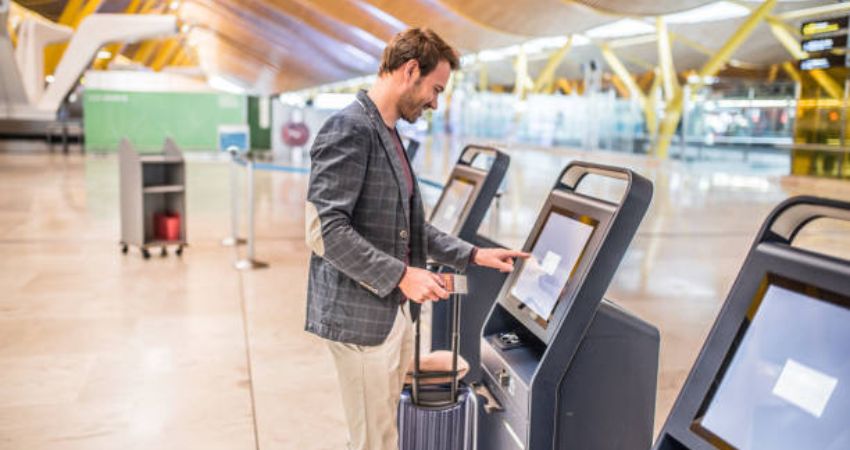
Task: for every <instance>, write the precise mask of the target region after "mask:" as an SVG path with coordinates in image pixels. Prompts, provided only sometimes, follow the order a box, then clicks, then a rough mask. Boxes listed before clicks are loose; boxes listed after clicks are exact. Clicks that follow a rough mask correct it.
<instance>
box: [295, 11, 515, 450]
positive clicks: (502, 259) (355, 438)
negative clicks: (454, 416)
mask: <svg viewBox="0 0 850 450" xmlns="http://www.w3.org/2000/svg"><path fill="white" fill-rule="evenodd" d="M457 67H458V57H457V53H456V52H455V50H454V49H452V48H451V47H450V46H449V45H447V44H446V43H445V42H444V41H443V40H442V39H441V38H440V37H439V36H437V34H436V33H434V32H433V31H430V30H427V29H416V28H414V29H410V30H407V31H404V32H402V33H399V34H398V35H396V36H395V37H394V38H393V39H392V41H391V42H390V43H389V45H388V46H387V48H386V49H385V50H384V53H383V56H382V60H381V67H380V69H379V72H378V79H377V81H376V82H375V84H374V85H373V86H372V88H371V89H370V90H369V91H368V92H365V91H361V92H359V93H358V94H357V98H356V101H355V102H354V103H352V104H351V105H349V106H348V107H346V108H345V109H343V110H341V111H340V112H338V113H336V114H334V115H333V116H332V117H330V118H329V119H328V120H327V121H326V122H325V124H324V125H323V126H322V129H321V130H320V131H319V134H318V135H317V136H316V140H315V142H314V144H313V148H312V149H311V152H310V156H311V158H312V167H311V174H310V186H309V191H308V194H307V205H306V217H305V220H306V227H307V229H306V233H307V243H308V245H309V246H310V248H311V249H312V251H313V253H312V255H311V257H310V279H309V285H308V294H307V297H308V298H307V323H306V330H307V331H309V332H312V333H315V334H317V335H319V336H321V337H323V338H325V339H327V340H328V345H329V347H330V350H331V353H332V355H333V358H334V363H335V365H336V369H337V375H338V377H339V383H340V389H341V391H342V399H343V406H344V409H345V415H346V420H347V422H348V430H349V446H350V448H352V449H364V450H376V449H395V448H397V446H398V435H397V427H396V410H397V407H398V401H399V397H400V394H401V390H402V384H403V381H404V376H405V372H406V371H407V368H408V364H409V362H410V360H411V356H412V353H413V339H412V325H411V314H410V302H408V301H407V300H408V299H409V300H411V301H413V302H416V303H420V304H421V303H424V302H428V301H437V300H440V299H445V298H447V297H448V295H449V293H448V292H446V290H445V289H444V286H443V285H442V283H441V281H440V279H439V277H437V276H436V275H435V274H433V273H431V272H429V271H428V270H426V269H424V267H425V262H426V260H427V259H428V258H430V259H432V260H434V261H436V262H438V263H440V264H446V265H449V266H452V267H454V268H456V269H457V270H460V271H463V270H465V269H466V267H467V265H468V264H470V263H472V264H478V265H482V266H487V267H492V268H495V269H498V270H501V271H505V272H508V271H511V270H512V269H513V258H514V257H525V256H527V255H525V254H523V253H520V252H515V251H510V250H503V249H475V248H473V246H472V245H470V244H468V243H466V242H464V241H462V240H460V239H458V238H455V237H452V236H450V235H448V234H445V233H443V232H441V231H439V230H437V229H436V228H435V227H433V226H431V225H429V224H428V223H427V222H426V221H425V213H424V210H423V207H422V198H421V197H420V193H419V189H418V186H417V183H416V179H415V177H414V175H413V173H412V169H411V167H410V163H409V161H408V160H407V157H406V155H405V151H404V148H403V147H402V144H401V140H400V138H399V135H398V133H397V132H396V130H395V124H396V121H397V120H398V119H399V118H401V119H404V120H406V121H408V122H414V121H416V119H418V118H419V116H420V115H421V114H422V112H423V111H424V110H425V109H426V108H431V109H436V108H437V97H438V96H439V94H440V92H442V91H443V90H444V89H445V87H446V84H447V83H448V80H449V75H450V74H451V71H452V70H453V69H457Z"/></svg>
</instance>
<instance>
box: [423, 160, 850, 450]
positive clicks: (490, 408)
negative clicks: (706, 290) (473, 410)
mask: <svg viewBox="0 0 850 450" xmlns="http://www.w3.org/2000/svg"><path fill="white" fill-rule="evenodd" d="M508 165H509V158H508V156H507V155H506V154H504V153H503V152H501V151H499V150H496V149H493V148H487V147H478V146H469V147H467V148H465V149H464V150H463V151H462V153H461V155H460V157H459V159H458V162H457V164H456V165H455V167H454V169H453V171H452V172H451V174H450V176H449V180H448V182H447V183H446V187H445V189H444V190H443V193H442V195H441V196H440V198H439V200H438V202H437V204H436V205H435V207H434V209H433V210H432V214H431V217H430V220H431V222H432V223H433V224H434V225H435V226H437V227H438V228H440V229H442V230H444V231H446V232H449V233H452V234H455V235H457V236H459V237H460V238H462V239H465V240H467V241H469V242H471V243H473V244H475V245H479V246H495V245H497V243H495V242H492V241H490V240H488V239H486V238H483V237H481V236H479V235H478V233H477V230H478V228H479V226H480V224H481V222H482V220H483V218H484V216H485V214H486V213H487V210H488V208H489V206H490V204H491V202H492V201H493V198H494V196H495V195H496V193H497V190H498V188H499V186H500V185H501V184H502V181H503V178H504V175H505V173H506V172H507V168H508ZM594 178H609V179H615V180H619V181H620V185H621V195H620V196H619V198H618V199H616V200H613V201H612V200H611V199H602V198H595V197H593V196H591V195H588V194H586V193H585V191H586V190H582V191H579V189H578V188H579V185H581V184H584V183H592V182H593V180H594ZM651 198H652V183H651V182H650V181H649V180H647V179H646V178H644V177H642V176H640V175H639V174H637V173H634V172H633V171H631V170H629V169H624V168H618V167H610V166H603V165H598V164H591V163H584V162H573V163H571V164H569V165H568V166H567V167H566V168H565V169H564V170H563V171H562V172H561V174H560V176H559V177H558V178H557V181H556V182H555V184H554V186H553V188H552V190H551V191H550V193H549V195H548V198H547V199H546V202H545V204H544V206H543V207H542V209H541V211H540V213H539V215H538V217H537V220H536V223H535V224H534V227H533V228H532V231H531V233H530V235H529V236H528V239H527V240H526V242H525V244H524V246H523V250H524V251H526V252H529V253H530V254H531V257H530V258H529V259H527V260H524V261H518V262H517V265H516V267H515V270H514V271H513V272H511V273H510V274H501V273H498V272H496V271H493V270H488V269H484V268H480V267H474V266H473V267H470V268H469V270H468V272H467V283H468V290H469V294H468V295H467V297H466V299H465V300H463V302H462V305H461V318H460V321H461V325H462V328H461V333H460V353H461V355H462V356H463V357H464V358H465V359H466V360H467V361H468V362H469V364H470V371H469V373H468V374H467V377H466V381H467V383H470V384H472V385H473V388H474V390H475V392H476V394H477V395H478V397H479V402H477V403H478V404H479V405H480V407H479V411H478V412H477V414H478V421H477V423H478V429H477V439H476V441H477V447H478V448H480V449H487V450H490V449H493V450H508V449H510V450H515V449H529V450H542V449H546V450H551V449H620V450H632V449H635V450H638V449H639V450H646V449H649V448H653V418H654V412H655V397H656V390H657V386H656V385H657V376H658V356H659V333H658V330H657V329H656V328H655V327H654V326H652V325H651V324H649V323H646V322H644V321H643V320H641V319H640V318H638V317H636V316H634V315H633V314H631V313H629V312H628V311H626V310H624V309H623V308H621V307H619V306H617V305H616V304H615V303H613V302H611V301H609V300H607V299H605V298H604V296H605V292H606V290H607V289H608V286H609V284H610V282H611V279H612V278H613V276H614V274H615V272H616V270H617V268H618V266H619V264H620V262H621V261H622V259H623V256H624V255H625V252H626V250H627V248H628V246H629V245H630V243H631V241H632V238H633V237H634V235H635V233H636V232H637V229H638V227H639V225H640V223H641V220H642V219H643V217H644V215H645V213H646V211H647V209H648V207H649V204H650V201H651ZM821 217H832V218H839V219H845V220H850V204H846V203H842V202H837V201H832V200H826V199H819V198H813V197H797V198H793V199H790V200H788V201H786V202H785V203H783V204H782V205H780V206H779V207H778V208H777V209H776V210H775V211H774V212H773V213H772V214H771V215H770V217H769V218H768V219H767V222H766V223H765V225H764V226H763V227H762V229H761V231H760V233H759V235H758V237H757V238H756V241H755V243H754V244H753V247H752V249H751V250H750V253H749V256H748V257H747V259H746V262H745V264H744V267H743V269H742V270H741V272H740V274H739V276H738V279H737V280H736V282H735V284H734V286H733V287H732V290H731V292H730V293H729V297H728V298H727V300H726V302H725V304H724V306H723V309H722V310H721V312H720V314H719V316H718V318H717V321H716V323H715V325H714V328H713V329H712V331H711V333H710V335H709V337H708V339H707V341H706V343H705V346H704V348H703V350H702V352H701V353H700V355H699V357H698V359H697V361H696V363H695V365H694V367H693V370H692V372H691V374H690V376H689V377H688V379H687V381H686V383H685V385H684V388H683V389H682V391H681V393H680V395H679V397H678V399H677V401H676V403H675V405H674V407H673V409H672V411H671V413H670V416H669V418H668V420H667V422H666V423H665V425H664V427H663V429H662V431H661V433H660V435H659V437H658V439H657V440H656V441H655V443H654V448H655V449H656V450H681V449H754V450H755V449H780V450H781V449H804V448H812V449H814V448H817V449H830V450H833V449H836V450H837V449H850V426H847V423H848V422H847V417H850V415H848V413H850V387H848V386H847V383H848V382H850V351H848V350H847V343H850V263H848V261H845V260H841V259H837V258H833V257H829V256H825V255H820V254H816V253H813V252H811V251H808V250H805V249H801V248H797V247H795V246H794V245H793V243H792V241H793V239H794V237H795V236H796V234H797V233H798V232H799V230H800V229H801V228H802V227H804V226H805V225H806V224H808V223H809V222H811V221H812V220H814V219H816V218H821ZM446 309H447V308H446V307H445V305H444V304H441V303H436V304H434V305H433V313H432V319H431V320H432V324H431V329H432V340H431V342H432V349H433V350H439V349H445V348H448V343H449V330H450V326H449V322H448V320H449V314H448V311H447V310H446Z"/></svg>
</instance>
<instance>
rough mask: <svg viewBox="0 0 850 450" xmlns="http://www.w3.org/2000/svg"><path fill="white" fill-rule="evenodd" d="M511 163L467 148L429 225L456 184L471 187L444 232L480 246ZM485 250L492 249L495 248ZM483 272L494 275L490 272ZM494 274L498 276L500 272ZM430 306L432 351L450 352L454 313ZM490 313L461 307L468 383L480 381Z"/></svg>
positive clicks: (475, 305)
mask: <svg viewBox="0 0 850 450" xmlns="http://www.w3.org/2000/svg"><path fill="white" fill-rule="evenodd" d="M480 157H489V168H488V169H486V170H485V169H482V168H480V167H477V166H475V165H473V164H474V163H476V158H480ZM510 161H511V159H510V157H509V156H508V155H507V154H506V153H504V152H501V151H499V150H497V149H495V148H492V147H484V146H478V145H468V146H466V147H464V149H463V151H462V152H461V154H460V156H459V157H458V160H457V163H456V164H455V166H454V168H453V169H452V172H451V174H450V175H449V179H448V182H447V183H446V187H445V189H443V192H442V193H441V194H440V198H439V199H438V200H437V203H436V204H435V205H434V209H433V211H432V212H431V217H430V219H429V222H431V221H433V220H434V219H435V218H436V217H438V214H440V212H441V211H442V208H443V203H444V202H445V201H446V199H447V198H448V197H449V196H451V195H452V191H451V189H452V186H453V184H454V183H456V182H457V183H471V184H473V186H474V187H473V189H472V190H471V192H469V195H468V201H467V202H466V204H465V205H464V207H463V208H460V210H459V211H458V213H457V214H454V216H456V222H455V224H454V225H452V226H451V227H450V230H443V231H445V232H447V233H449V234H452V235H454V236H457V237H459V238H461V239H463V240H465V241H467V242H469V243H472V244H474V245H481V244H482V243H481V241H480V239H479V236H478V228H479V227H480V226H481V222H482V221H483V220H484V217H485V215H486V214H487V210H488V209H489V208H490V205H491V204H492V203H493V199H494V198H495V197H496V195H497V193H498V190H499V187H500V186H501V184H502V181H503V180H504V178H505V174H506V173H507V171H508V166H509V165H510ZM432 224H433V223H432ZM485 245H486V244H485ZM486 246H488V247H489V246H492V245H486ZM476 269H480V268H474V267H471V268H470V269H469V270H468V272H467V273H468V274H469V273H470V272H471V271H475V270H476ZM484 270H487V272H495V271H493V270H491V269H484ZM476 273H477V272H476ZM495 273H496V274H498V272H495ZM502 276H503V275H502ZM467 280H468V282H469V283H470V284H469V288H470V289H473V288H476V286H473V285H474V284H475V281H474V280H473V277H472V275H471V274H470V276H469V277H468V278H467ZM470 292H471V291H470ZM431 305H432V309H431V349H432V350H444V349H448V348H449V347H450V346H451V342H452V339H451V330H452V327H451V311H450V310H449V307H448V305H447V304H446V302H436V303H432V304H431ZM489 309H490V304H481V303H480V302H470V301H466V302H464V305H463V306H462V307H461V311H460V315H461V318H460V322H461V323H462V324H463V326H462V327H461V328H460V354H461V356H463V357H464V359H466V360H467V361H468V362H469V365H470V373H469V374H467V379H468V380H476V379H477V373H478V372H479V371H478V361H479V358H478V356H479V352H478V345H477V344H478V341H479V339H480V336H479V334H478V330H480V328H481V324H482V323H483V320H484V317H486V315H487V311H489Z"/></svg>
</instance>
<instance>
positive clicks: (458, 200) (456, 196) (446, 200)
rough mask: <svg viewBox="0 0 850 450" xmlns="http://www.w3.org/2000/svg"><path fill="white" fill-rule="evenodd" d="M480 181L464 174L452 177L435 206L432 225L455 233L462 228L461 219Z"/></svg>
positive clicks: (446, 231)
mask: <svg viewBox="0 0 850 450" xmlns="http://www.w3.org/2000/svg"><path fill="white" fill-rule="evenodd" d="M478 181H480V180H473V179H471V178H465V177H462V176H455V177H452V178H451V179H450V180H449V184H448V185H446V188H445V189H444V190H443V194H442V196H441V197H440V200H439V201H438V202H437V204H436V206H435V207H434V211H433V213H432V214H431V220H430V222H431V225H434V226H435V227H437V228H438V229H440V231H443V232H445V233H449V234H454V233H455V232H456V231H457V230H458V229H459V228H460V224H461V219H462V218H463V217H464V213H466V212H467V209H468V207H469V206H470V200H471V199H472V194H473V193H475V188H476V186H477V185H478Z"/></svg>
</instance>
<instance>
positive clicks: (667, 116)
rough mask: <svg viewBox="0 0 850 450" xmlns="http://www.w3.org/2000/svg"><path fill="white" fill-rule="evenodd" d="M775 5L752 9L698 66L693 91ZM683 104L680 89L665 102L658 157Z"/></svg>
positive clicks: (772, 0)
mask: <svg viewBox="0 0 850 450" xmlns="http://www.w3.org/2000/svg"><path fill="white" fill-rule="evenodd" d="M774 6H776V0H766V1H765V2H764V3H762V4H761V6H759V7H758V8H756V9H755V10H753V13H752V14H750V16H749V17H748V18H747V20H745V21H744V23H742V24H741V26H740V27H739V28H738V30H737V31H735V33H734V34H732V36H731V37H730V38H729V39H728V40H727V41H726V43H724V44H723V46H722V47H720V49H719V50H717V52H716V53H715V54H714V55H713V56H712V57H711V58H710V59H709V60H708V61H706V63H705V64H704V65H703V66H702V68H700V70H699V71H698V72H697V75H698V76H699V81H697V82H696V84H695V86H694V88H693V89H692V90H693V92H696V91H698V90H699V88H701V87H702V85H703V80H704V79H705V78H707V77H712V76H714V75H717V72H719V71H720V69H721V68H722V67H723V66H724V65H725V64H726V62H727V61H729V59H730V58H731V57H732V55H733V54H734V53H735V51H736V50H737V49H738V47H740V46H741V44H743V43H744V41H745V40H747V38H748V37H750V34H752V33H753V31H754V30H755V28H756V26H758V24H760V23H761V22H762V21H764V19H765V18H766V17H767V15H768V14H769V13H770V11H771V10H772V9H773V7H774ZM683 105H684V97H683V94H682V91H679V92H678V93H677V94H676V96H675V97H673V99H672V100H671V101H669V102H668V103H667V108H666V109H665V112H664V120H663V121H662V122H661V131H660V133H659V136H658V145H657V147H656V149H655V150H656V155H657V156H658V157H660V158H666V157H667V151H668V150H669V148H670V141H671V140H672V139H673V134H674V133H675V132H676V127H677V126H678V125H679V119H681V118H682V106H683Z"/></svg>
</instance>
